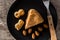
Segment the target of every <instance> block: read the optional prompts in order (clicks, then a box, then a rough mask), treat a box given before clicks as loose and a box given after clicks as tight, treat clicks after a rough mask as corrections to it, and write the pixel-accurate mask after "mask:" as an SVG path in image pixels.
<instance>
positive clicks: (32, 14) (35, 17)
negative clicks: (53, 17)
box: [25, 9, 44, 29]
mask: <svg viewBox="0 0 60 40" xmlns="http://www.w3.org/2000/svg"><path fill="white" fill-rule="evenodd" d="M43 21H44V20H43V18H42V16H41V15H40V13H39V12H38V11H37V10H35V9H30V10H29V11H28V16H27V19H26V25H25V29H28V28H30V27H33V26H35V25H37V24H40V23H42V22H43Z"/></svg>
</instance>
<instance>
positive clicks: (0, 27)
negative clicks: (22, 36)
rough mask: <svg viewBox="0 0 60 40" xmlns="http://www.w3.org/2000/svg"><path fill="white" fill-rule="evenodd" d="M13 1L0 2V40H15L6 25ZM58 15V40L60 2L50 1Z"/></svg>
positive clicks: (57, 0)
mask: <svg viewBox="0 0 60 40" xmlns="http://www.w3.org/2000/svg"><path fill="white" fill-rule="evenodd" d="M14 1H15V0H0V40H16V39H15V38H14V37H13V36H12V35H11V34H10V32H9V30H8V28H7V24H6V18H7V13H8V10H9V8H10V6H11V4H12V3H13V2H14ZM51 2H52V4H53V5H54V6H55V8H56V10H57V14H58V25H57V28H56V33H57V38H58V40H60V0H51Z"/></svg>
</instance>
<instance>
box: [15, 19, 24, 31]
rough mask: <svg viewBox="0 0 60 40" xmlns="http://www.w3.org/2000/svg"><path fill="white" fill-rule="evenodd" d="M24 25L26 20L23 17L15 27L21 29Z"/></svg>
mask: <svg viewBox="0 0 60 40" xmlns="http://www.w3.org/2000/svg"><path fill="white" fill-rule="evenodd" d="M23 25H24V21H23V20H22V19H20V20H19V21H18V23H16V24H15V28H16V29H17V30H20V29H21V28H22V26H23Z"/></svg>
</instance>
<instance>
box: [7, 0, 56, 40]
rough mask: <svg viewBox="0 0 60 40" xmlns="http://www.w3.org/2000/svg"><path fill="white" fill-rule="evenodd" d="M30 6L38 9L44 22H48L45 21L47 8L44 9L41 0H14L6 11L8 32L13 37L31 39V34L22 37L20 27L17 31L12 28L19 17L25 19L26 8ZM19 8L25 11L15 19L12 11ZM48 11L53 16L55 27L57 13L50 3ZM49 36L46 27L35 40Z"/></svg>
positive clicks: (20, 39)
mask: <svg viewBox="0 0 60 40" xmlns="http://www.w3.org/2000/svg"><path fill="white" fill-rule="evenodd" d="M31 8H33V9H36V10H38V12H40V14H41V15H42V17H43V18H44V21H45V22H44V23H47V24H48V22H47V10H46V8H45V6H44V5H43V3H42V1H41V0H16V1H15V2H14V3H13V5H12V6H11V7H10V10H9V12H8V15H7V25H8V29H9V31H10V33H11V34H12V35H13V36H14V38H16V40H32V38H31V35H30V36H26V37H23V36H22V34H21V30H22V29H21V30H19V31H17V30H16V29H15V28H14V25H15V23H17V21H18V20H19V19H23V20H24V21H25V19H26V17H27V13H28V10H29V9H31ZM19 9H24V10H25V12H26V13H25V16H24V17H21V18H19V19H16V18H15V17H14V12H15V11H18V10H19ZM50 11H51V15H52V17H53V22H54V27H55V28H56V25H57V13H56V10H55V8H54V6H53V5H52V4H51V3H50ZM49 37H50V34H49V29H46V30H44V31H43V32H42V35H40V36H39V37H38V38H36V39H35V40H48V39H49Z"/></svg>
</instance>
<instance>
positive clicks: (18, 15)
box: [14, 9, 24, 18]
mask: <svg viewBox="0 0 60 40" xmlns="http://www.w3.org/2000/svg"><path fill="white" fill-rule="evenodd" d="M23 15H24V10H23V9H20V10H18V11H16V12H15V13H14V16H15V17H16V18H19V17H20V16H23Z"/></svg>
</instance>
